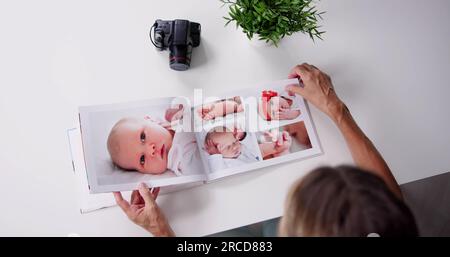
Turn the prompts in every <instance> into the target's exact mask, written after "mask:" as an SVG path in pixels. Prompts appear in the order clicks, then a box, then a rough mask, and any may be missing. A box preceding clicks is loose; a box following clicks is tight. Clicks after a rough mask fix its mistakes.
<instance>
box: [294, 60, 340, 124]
mask: <svg viewBox="0 0 450 257" xmlns="http://www.w3.org/2000/svg"><path fill="white" fill-rule="evenodd" d="M288 78H291V79H292V78H298V79H299V80H300V81H301V82H303V87H302V86H298V85H288V86H287V87H286V91H287V92H288V93H290V94H292V93H296V94H299V95H301V96H302V97H303V98H305V99H306V100H307V101H309V102H310V103H312V104H313V105H315V106H316V107H317V108H318V109H319V110H321V111H322V112H324V113H325V114H327V115H328V116H330V117H332V118H334V115H335V114H336V112H338V111H340V109H341V108H342V107H343V103H342V101H341V100H340V99H339V97H338V96H337V95H336V92H335V91H334V88H333V84H332V83H331V79H330V77H329V76H328V75H327V74H325V73H323V72H322V71H320V70H319V69H317V68H316V67H315V66H313V65H309V64H307V63H303V64H301V65H297V66H295V67H294V68H293V69H292V70H291V72H290V73H289V76H288Z"/></svg>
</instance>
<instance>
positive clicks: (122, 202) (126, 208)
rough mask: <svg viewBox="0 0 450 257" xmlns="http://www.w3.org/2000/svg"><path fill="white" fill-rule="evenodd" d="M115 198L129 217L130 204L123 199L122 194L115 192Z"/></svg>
mask: <svg viewBox="0 0 450 257" xmlns="http://www.w3.org/2000/svg"><path fill="white" fill-rule="evenodd" d="M113 194H114V198H115V199H116V203H117V205H119V207H120V208H121V209H122V210H123V211H124V212H125V213H126V214H127V215H128V213H129V210H130V204H129V203H128V202H127V201H126V200H124V199H123V197H122V194H121V193H120V192H114V193H113Z"/></svg>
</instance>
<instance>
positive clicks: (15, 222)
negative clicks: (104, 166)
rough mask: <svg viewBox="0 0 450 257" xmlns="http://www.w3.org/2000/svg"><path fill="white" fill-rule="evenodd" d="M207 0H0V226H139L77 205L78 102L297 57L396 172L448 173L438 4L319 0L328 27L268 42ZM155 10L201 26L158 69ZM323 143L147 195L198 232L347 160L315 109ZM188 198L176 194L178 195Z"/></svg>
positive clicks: (276, 206) (444, 35)
mask: <svg viewBox="0 0 450 257" xmlns="http://www.w3.org/2000/svg"><path fill="white" fill-rule="evenodd" d="M220 6H221V3H220V2H219V1H214V0H208V1H205V0H202V1H201V0H195V1H187V0H179V1H169V0H164V1H151V0H145V1H144V0H142V1H125V0H123V1H113V0H108V1H107V0H103V1H87V0H79V1H62V0H54V1H51V0H42V1H31V0H28V1H21V0H17V1H5V0H2V1H1V2H0V31H1V34H0V37H1V40H0V71H1V75H0V87H1V92H0V120H1V130H0V146H1V150H0V165H1V179H0V190H1V191H0V193H1V197H2V208H1V210H0V235H3V236H5V235H11V236H24V235H38V236H50V235H51V236H66V235H68V234H69V233H78V234H80V235H81V236H97V235H105V236H119V235H120V236H140V235H148V234H147V233H146V232H145V231H144V230H142V229H140V228H138V227H137V226H134V225H133V224H132V223H130V222H129V221H128V220H127V219H126V217H125V215H124V214H123V213H122V212H121V211H120V210H119V209H118V208H109V209H106V210H102V211H98V212H94V213H91V214H86V215H81V214H80V213H79V211H78V206H77V201H76V198H77V195H76V190H75V188H76V185H75V184H74V177H73V173H72V171H71V163H70V157H69V149H68V143H67V137H66V129H67V128H70V127H73V126H74V125H75V124H76V112H77V107H78V106H79V105H90V104H103V103H114V102H123V101H131V100H141V99H147V98H151V97H161V96H174V95H186V96H189V95H192V94H193V90H194V88H202V89H204V95H214V94H219V93H223V92H229V91H231V90H238V89H241V88H244V87H245V85H251V84H254V83H255V82H258V81H271V80H279V79H283V78H285V77H286V76H287V73H288V71H289V70H290V68H291V67H292V66H294V65H295V64H297V63H301V62H304V61H307V62H310V63H313V64H315V65H316V66H318V67H319V68H322V69H323V70H324V71H326V72H328V73H329V74H330V75H331V77H332V78H333V81H334V84H335V88H336V91H337V92H338V94H339V95H340V96H341V97H342V99H343V100H344V101H345V102H346V103H347V105H348V106H349V108H350V110H351V111H352V113H353V114H354V116H355V119H356V120H357V122H358V123H359V124H360V126H361V127H362V129H363V130H364V131H365V132H366V133H367V135H368V136H369V137H370V138H371V139H372V140H373V142H374V143H375V145H376V146H377V147H378V149H379V150H380V152H381V153H382V154H383V156H384V157H385V158H386V160H387V162H388V163H389V165H390V166H391V168H392V170H393V172H394V175H395V177H396V178H397V179H398V181H399V182H400V183H404V182H408V181H412V180H416V179H420V178H425V177H429V176H432V175H435V174H439V173H443V172H446V171H449V167H450V158H449V153H450V139H449V138H450V137H449V135H448V133H449V131H450V115H449V110H450V101H449V100H448V98H449V95H450V89H449V82H448V79H449V77H448V76H449V74H450V47H449V45H450V44H449V43H450V42H449V41H450V28H449V24H450V15H448V14H449V11H450V1H447V0H432V1H419V0H414V1H411V0H395V1H392V0H378V1H358V0H340V1H333V0H323V1H321V2H320V3H319V9H320V10H323V11H327V13H326V14H325V15H324V19H325V20H324V22H323V23H322V24H323V26H324V29H325V30H326V31H327V33H326V34H325V36H324V41H319V42H316V43H315V44H314V43H313V42H312V41H311V40H310V39H309V38H308V37H307V36H305V35H302V34H297V35H294V36H292V37H291V38H288V39H285V40H283V42H282V43H281V45H280V47H279V48H274V47H265V46H259V45H257V44H256V45H255V44H252V43H250V42H248V40H247V39H246V38H245V36H244V35H243V34H242V33H241V32H240V31H236V30H235V28H234V26H228V27H224V26H223V25H224V23H225V22H224V20H223V18H222V16H224V15H225V14H226V9H225V8H220ZM156 18H164V19H173V18H186V19H191V20H193V21H197V22H200V23H201V24H202V42H201V46H200V47H199V48H196V49H194V53H193V56H192V67H191V69H190V70H188V71H186V72H176V71H172V70H170V69H169V66H168V52H157V51H156V50H155V49H154V47H153V46H152V45H151V44H150V41H149V39H148V30H149V28H150V26H151V25H152V23H153V21H154V20H155V19H156ZM311 109H312V115H313V119H314V121H315V124H316V126H317V131H318V135H319V137H320V139H321V142H322V145H323V149H324V152H325V154H324V155H323V156H320V157H318V158H313V159H308V160H306V161H302V162H299V163H296V162H293V163H290V164H285V165H279V166H276V167H270V168H266V169H262V170H259V171H255V172H251V173H249V174H245V175H240V176H235V177H232V178H227V179H224V180H222V181H219V182H216V183H212V184H209V185H206V186H202V187H198V188H194V189H191V190H188V191H183V192H181V193H175V194H172V195H170V196H168V197H162V198H161V199H160V200H159V203H160V205H161V207H162V209H163V210H164V211H165V212H166V213H167V216H168V218H169V220H170V222H171V224H172V226H173V228H174V230H175V232H177V233H178V234H179V235H205V234H209V233H214V232H218V231H221V230H225V229H229V228H233V227H237V226H242V225H246V224H249V223H254V222H257V221H260V220H265V219H268V218H272V217H276V216H279V215H281V214H282V206H283V201H284V198H285V194H286V192H287V190H288V187H289V185H291V184H292V183H293V181H294V180H295V179H297V178H299V177H301V176H302V175H304V174H305V173H306V172H307V171H308V170H310V169H312V168H314V167H316V166H318V165H321V164H329V165H335V164H342V163H349V162H350V161H351V158H350V155H349V153H348V150H347V149H346V147H345V144H344V142H343V140H342V137H341V136H340V135H339V133H338V132H337V130H336V128H335V126H334V125H333V124H332V123H331V122H330V121H329V120H328V119H327V118H326V117H325V116H324V115H323V114H321V113H319V112H318V111H317V110H316V109H315V108H311ZM188 199H189V200H188Z"/></svg>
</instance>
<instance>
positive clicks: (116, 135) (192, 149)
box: [107, 105, 201, 176]
mask: <svg viewBox="0 0 450 257" xmlns="http://www.w3.org/2000/svg"><path fill="white" fill-rule="evenodd" d="M183 110H184V107H183V105H178V106H176V107H175V108H168V109H167V110H166V111H165V115H164V117H165V120H156V119H153V118H151V117H150V116H144V117H125V118H121V119H120V120H119V121H118V122H117V123H115V124H114V126H113V127H112V129H111V131H110V133H109V136H108V140H107V148H108V152H109V154H110V156H111V160H112V162H113V163H114V164H115V165H116V166H117V167H119V168H121V169H122V170H124V171H137V172H141V173H144V174H154V175H156V174H161V173H163V172H166V171H167V170H171V171H173V172H174V173H175V174H176V175H177V176H181V175H183V174H193V173H196V172H197V171H198V170H200V169H201V167H200V166H198V160H199V155H198V149H197V145H196V141H195V135H194V133H192V132H178V133H175V131H174V129H173V127H172V124H171V123H172V122H175V121H180V120H181V119H182V117H183Z"/></svg>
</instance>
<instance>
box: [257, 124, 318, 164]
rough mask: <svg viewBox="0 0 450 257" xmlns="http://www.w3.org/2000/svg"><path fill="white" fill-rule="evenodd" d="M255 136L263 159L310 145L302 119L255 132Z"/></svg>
mask: <svg viewBox="0 0 450 257" xmlns="http://www.w3.org/2000/svg"><path fill="white" fill-rule="evenodd" d="M256 137H257V140H258V144H259V148H260V149H261V155H262V156H263V160H268V159H272V158H275V157H279V156H283V155H286V154H290V153H294V152H298V151H302V150H306V149H310V148H311V147H312V146H311V142H310V139H309V136H308V132H307V130H306V127H305V122H304V121H301V122H297V123H292V124H289V125H285V126H283V127H281V128H273V129H270V130H267V131H262V132H257V133H256Z"/></svg>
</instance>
